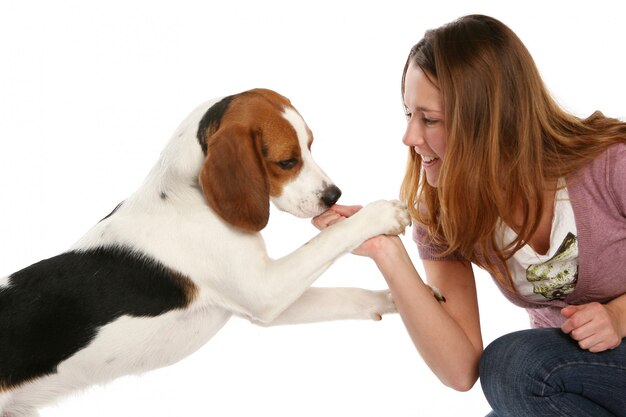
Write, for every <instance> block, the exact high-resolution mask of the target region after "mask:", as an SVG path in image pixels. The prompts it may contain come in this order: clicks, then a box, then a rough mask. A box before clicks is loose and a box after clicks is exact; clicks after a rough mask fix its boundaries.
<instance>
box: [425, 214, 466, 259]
mask: <svg viewBox="0 0 626 417" xmlns="http://www.w3.org/2000/svg"><path fill="white" fill-rule="evenodd" d="M413 241H415V243H416V244H417V251H418V252H419V255H420V259H422V260H425V261H462V260H464V258H463V256H461V254H459V253H457V252H453V253H451V254H449V255H447V256H441V253H443V252H445V250H446V249H447V247H446V246H445V245H441V244H437V243H435V242H433V240H432V238H431V237H430V235H429V234H428V230H427V229H426V227H424V226H423V225H420V224H418V223H414V225H413Z"/></svg>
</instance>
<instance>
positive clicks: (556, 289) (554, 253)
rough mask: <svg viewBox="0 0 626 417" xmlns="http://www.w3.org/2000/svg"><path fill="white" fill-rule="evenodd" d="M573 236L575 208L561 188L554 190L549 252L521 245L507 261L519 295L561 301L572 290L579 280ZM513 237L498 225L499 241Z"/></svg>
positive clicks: (511, 233) (537, 299) (506, 240)
mask: <svg viewBox="0 0 626 417" xmlns="http://www.w3.org/2000/svg"><path fill="white" fill-rule="evenodd" d="M561 185H562V183H559V186H561ZM576 236H577V232H576V222H575V219H574V211H573V210H572V204H571V202H570V200H569V193H568V191H567V188H565V187H564V188H561V189H559V190H558V191H557V193H556V198H555V202H554V217H553V219H552V231H551V233H550V249H549V250H548V253H546V254H545V255H540V254H538V253H537V252H535V250H534V249H533V248H531V247H530V245H524V246H523V247H522V248H521V249H520V250H518V251H517V252H515V254H514V255H513V257H511V258H510V259H509V260H508V261H507V265H508V267H509V270H510V272H511V275H512V278H513V283H514V284H515V289H516V290H517V292H518V293H519V294H520V295H521V296H522V297H524V298H526V299H528V300H529V301H540V302H541V301H544V302H545V301H548V300H562V299H564V298H565V296H566V295H567V294H569V293H570V292H572V291H573V290H574V287H575V286H576V281H577V280H578V240H577V238H576ZM516 237H517V234H516V233H515V232H514V231H513V230H512V229H511V228H509V227H508V226H507V225H505V224H504V223H503V224H502V225H501V227H500V242H499V243H500V244H503V243H504V242H512V241H513V239H514V238H516ZM501 247H503V246H501Z"/></svg>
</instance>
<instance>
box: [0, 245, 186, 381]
mask: <svg viewBox="0 0 626 417" xmlns="http://www.w3.org/2000/svg"><path fill="white" fill-rule="evenodd" d="M194 293H195V287H194V285H193V283H192V282H191V281H190V280H188V279H186V278H184V277H183V276H182V275H180V274H178V273H176V272H174V271H172V270H169V269H167V268H166V267H164V266H163V265H161V264H160V263H158V262H157V261H155V260H153V259H150V258H148V257H145V256H141V255H139V254H136V253H132V252H131V251H130V250H127V249H126V248H119V247H110V248H99V249H95V250H90V251H86V252H68V253H64V254H62V255H58V256H56V257H53V258H50V259H47V260H44V261H41V262H38V263H36V264H34V265H31V266H29V267H27V268H25V269H23V270H21V271H19V272H16V273H14V274H13V275H11V276H10V277H9V285H8V286H7V287H0V390H1V389H2V388H3V387H4V388H6V387H11V386H16V385H19V384H21V383H23V382H26V381H28V380H30V379H33V378H37V377H41V376H44V375H47V374H52V373H54V372H56V368H57V365H58V364H59V363H60V362H62V361H63V360H65V359H67V358H69V357H70V356H72V355H73V354H74V353H76V352H78V351H79V350H81V349H83V348H85V347H86V346H88V345H89V343H90V342H91V341H92V340H93V339H94V338H95V336H96V335H97V333H98V331H99V328H100V327H102V326H104V325H106V324H107V323H110V322H112V321H114V320H115V319H117V318H119V317H120V316H122V315H129V316H135V317H142V316H147V317H154V316H158V315H160V314H163V313H165V312H168V311H170V310H172V309H177V308H182V307H185V306H186V305H187V304H189V302H190V301H191V299H192V297H193V294H194Z"/></svg>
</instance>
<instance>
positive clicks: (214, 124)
mask: <svg viewBox="0 0 626 417" xmlns="http://www.w3.org/2000/svg"><path fill="white" fill-rule="evenodd" d="M233 98H235V96H234V95H233V96H228V97H224V98H223V99H221V100H220V101H218V102H217V103H215V104H214V105H212V106H211V107H209V109H208V110H207V111H206V113H204V116H202V119H201V120H200V123H199V124H198V133H197V134H196V136H197V137H198V142H200V146H201V147H202V152H204V154H205V155H206V152H207V138H208V136H209V135H211V134H212V133H213V132H215V131H216V130H217V129H219V127H220V122H221V121H222V117H224V113H226V110H228V106H230V102H231V101H233Z"/></svg>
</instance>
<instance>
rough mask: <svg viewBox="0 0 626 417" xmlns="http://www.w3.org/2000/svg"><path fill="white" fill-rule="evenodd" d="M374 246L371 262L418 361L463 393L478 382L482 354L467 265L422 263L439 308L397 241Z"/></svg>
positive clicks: (386, 239) (386, 240)
mask: <svg viewBox="0 0 626 417" xmlns="http://www.w3.org/2000/svg"><path fill="white" fill-rule="evenodd" d="M376 246H377V251H376V253H373V254H372V256H371V257H372V259H373V260H374V261H375V262H376V265H377V266H378V268H379V269H380V271H381V272H382V274H383V276H384V277H385V280H386V281H387V284H388V285H389V289H390V290H391V293H392V295H393V300H394V303H395V304H396V307H397V309H398V312H399V313H400V316H401V317H402V320H403V322H404V325H405V326H406V328H407V331H408V332H409V335H410V337H411V340H412V341H413V344H414V345H415V347H416V348H417V350H418V351H419V353H420V355H421V356H422V358H423V359H424V361H425V362H426V363H427V364H428V366H429V367H430V369H431V370H432V371H433V372H434V373H435V375H437V377H438V378H439V379H440V380H441V381H442V382H443V383H444V384H445V385H447V386H449V387H451V388H454V389H456V390H459V391H467V390H469V389H470V388H472V386H473V385H474V384H475V383H476V380H477V379H478V362H479V360H480V355H481V353H482V350H483V345H482V336H481V332H480V321H479V316H478V304H477V298H476V286H475V282H474V274H473V272H472V267H471V264H469V263H465V262H461V261H424V267H425V270H426V276H427V277H428V283H429V284H430V285H433V286H435V287H437V288H438V289H439V290H440V291H441V293H442V294H443V295H444V297H445V298H446V302H445V303H439V302H438V301H437V300H436V299H435V298H434V297H433V295H432V293H431V291H430V288H429V287H428V286H426V285H425V284H424V282H423V281H422V279H421V277H420V276H419V274H418V272H417V271H416V269H415V267H414V266H413V263H412V262H411V259H410V258H409V255H408V254H407V252H406V250H405V248H404V245H403V244H402V241H401V240H400V239H399V238H398V237H388V236H385V237H383V238H382V239H381V240H380V242H378V244H377V245H376Z"/></svg>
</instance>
